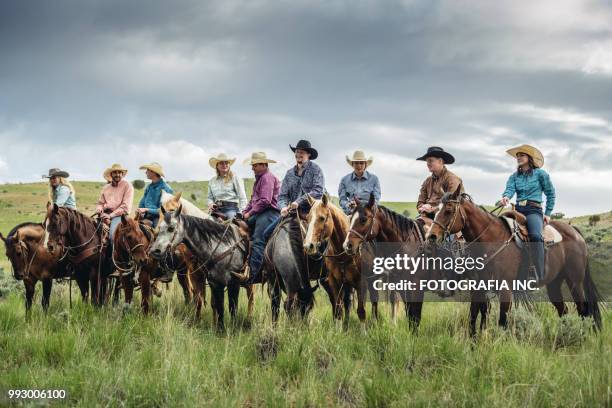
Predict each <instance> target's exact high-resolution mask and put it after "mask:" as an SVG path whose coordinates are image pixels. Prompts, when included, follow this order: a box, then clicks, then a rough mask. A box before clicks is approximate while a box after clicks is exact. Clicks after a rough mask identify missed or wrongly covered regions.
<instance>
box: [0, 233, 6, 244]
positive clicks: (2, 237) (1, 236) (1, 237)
mask: <svg viewBox="0 0 612 408" xmlns="http://www.w3.org/2000/svg"><path fill="white" fill-rule="evenodd" d="M0 239H1V240H2V241H4V243H5V244H6V238H4V235H2V233H1V232H0Z"/></svg>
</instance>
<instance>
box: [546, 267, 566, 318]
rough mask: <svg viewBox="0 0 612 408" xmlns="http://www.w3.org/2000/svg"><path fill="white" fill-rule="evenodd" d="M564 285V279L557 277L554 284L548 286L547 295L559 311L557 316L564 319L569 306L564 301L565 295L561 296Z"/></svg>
mask: <svg viewBox="0 0 612 408" xmlns="http://www.w3.org/2000/svg"><path fill="white" fill-rule="evenodd" d="M562 283H563V277H562V276H560V275H559V276H557V277H556V278H555V279H554V280H553V281H552V282H550V283H549V284H548V285H547V286H546V293H547V294H548V299H549V300H550V302H551V303H552V304H553V306H554V307H555V309H557V314H558V315H559V317H562V316H563V315H565V314H566V313H567V305H566V304H565V302H564V301H563V295H562V294H561V284H562Z"/></svg>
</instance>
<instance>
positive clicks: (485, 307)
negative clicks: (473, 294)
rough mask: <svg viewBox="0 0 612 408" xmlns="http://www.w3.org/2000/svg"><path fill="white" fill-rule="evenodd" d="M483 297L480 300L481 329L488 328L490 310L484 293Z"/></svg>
mask: <svg viewBox="0 0 612 408" xmlns="http://www.w3.org/2000/svg"><path fill="white" fill-rule="evenodd" d="M482 297H483V299H482V300H481V302H480V331H483V330H484V329H486V328H487V316H488V312H489V303H488V302H487V299H486V298H485V295H484V293H483V294H482Z"/></svg>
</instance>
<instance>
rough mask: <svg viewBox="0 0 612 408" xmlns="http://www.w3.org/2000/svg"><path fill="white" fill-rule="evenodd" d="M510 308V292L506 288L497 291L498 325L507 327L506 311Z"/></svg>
mask: <svg viewBox="0 0 612 408" xmlns="http://www.w3.org/2000/svg"><path fill="white" fill-rule="evenodd" d="M509 284H511V283H509ZM509 287H510V286H509ZM485 303H486V302H485ZM511 308H512V292H511V291H510V290H506V289H504V290H501V291H500V292H499V322H498V323H499V326H500V327H503V328H504V329H506V328H508V312H509V311H510V309H511ZM485 313H486V312H485ZM483 319H484V317H483ZM484 320H486V319H484ZM481 326H482V322H481Z"/></svg>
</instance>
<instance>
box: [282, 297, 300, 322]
mask: <svg viewBox="0 0 612 408" xmlns="http://www.w3.org/2000/svg"><path fill="white" fill-rule="evenodd" d="M297 295H298V294H297V292H289V293H287V299H286V300H285V313H287V316H288V317H289V318H290V319H291V318H293V314H294V312H295V303H296V300H297V297H298V296H297Z"/></svg>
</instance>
